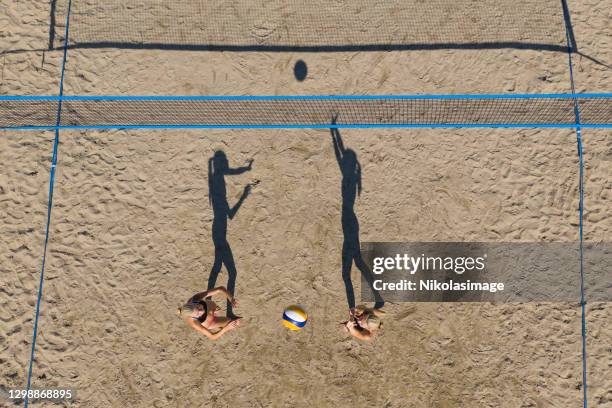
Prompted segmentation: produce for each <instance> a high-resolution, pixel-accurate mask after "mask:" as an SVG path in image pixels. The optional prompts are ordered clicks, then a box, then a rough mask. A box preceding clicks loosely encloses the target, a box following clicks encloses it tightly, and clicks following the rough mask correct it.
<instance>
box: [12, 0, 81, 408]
mask: <svg viewBox="0 0 612 408" xmlns="http://www.w3.org/2000/svg"><path fill="white" fill-rule="evenodd" d="M71 6H72V0H68V11H67V15H66V32H65V37H64V38H65V40H64V55H63V59H62V74H61V78H60V85H59V98H60V102H59V104H58V107H57V120H56V128H55V139H54V141H53V157H52V159H51V171H50V174H49V200H48V202H47V226H46V228H45V244H44V248H43V256H42V265H41V269H40V280H39V283H38V297H37V299H36V316H35V318H34V334H33V335H32V350H31V353H30V364H29V367H28V381H27V384H26V395H25V398H24V403H23V406H24V407H25V408H27V407H28V401H29V398H28V392H29V390H30V383H31V380H32V365H33V363H34V352H35V350H36V336H37V334H38V317H39V315H40V302H41V300H42V292H43V282H44V276H45V263H46V260H47V245H48V243H49V228H50V225H51V209H52V208H53V186H54V183H55V169H56V167H57V150H58V145H59V130H60V126H59V125H60V122H61V115H62V101H61V98H62V96H63V95H64V74H65V71H66V59H67V57H68V33H69V29H70V9H71Z"/></svg>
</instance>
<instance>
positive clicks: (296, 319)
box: [283, 305, 308, 330]
mask: <svg viewBox="0 0 612 408" xmlns="http://www.w3.org/2000/svg"><path fill="white" fill-rule="evenodd" d="M307 321H308V313H306V312H305V311H304V309H302V308H301V307H299V306H296V305H293V306H289V307H288V308H286V309H285V312H284V313H283V324H284V325H285V327H286V328H288V329H291V330H302V328H303V327H304V326H306V322H307Z"/></svg>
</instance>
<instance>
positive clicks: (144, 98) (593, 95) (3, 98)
mask: <svg viewBox="0 0 612 408" xmlns="http://www.w3.org/2000/svg"><path fill="white" fill-rule="evenodd" d="M576 97H579V98H612V93H588V94H577V95H576V94H481V95H479V94H457V95H449V94H444V95H217V96H212V95H206V96H203V95H193V96H188V95H183V96H170V95H166V96H163V95H138V96H126V95H123V96H120V95H103V96H93V95H92V96H85V95H74V96H52V95H13V96H11V95H3V96H0V101H22V100H25V101H61V100H64V101H275V100H385V99H388V100H397V99H408V100H410V99H413V100H418V99H424V100H430V99H433V100H436V99H438V100H442V99H476V100H478V99H559V98H561V99H575V98H576Z"/></svg>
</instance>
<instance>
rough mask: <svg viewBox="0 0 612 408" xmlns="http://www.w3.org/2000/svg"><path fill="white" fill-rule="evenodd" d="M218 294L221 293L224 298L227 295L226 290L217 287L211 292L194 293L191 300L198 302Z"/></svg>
mask: <svg viewBox="0 0 612 408" xmlns="http://www.w3.org/2000/svg"><path fill="white" fill-rule="evenodd" d="M219 293H223V294H224V295H225V296H226V297H227V295H228V292H227V290H226V289H225V288H224V287H223V286H219V287H217V288H214V289H211V290H205V291H204V292H199V293H196V294H195V295H193V297H192V298H191V300H194V301H198V300H202V299H205V298H207V297H211V296H215V295H218V294H219Z"/></svg>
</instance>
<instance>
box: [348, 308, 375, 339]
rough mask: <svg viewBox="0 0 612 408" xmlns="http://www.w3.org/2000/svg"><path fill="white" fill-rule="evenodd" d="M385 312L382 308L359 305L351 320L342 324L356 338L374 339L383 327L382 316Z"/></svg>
mask: <svg viewBox="0 0 612 408" xmlns="http://www.w3.org/2000/svg"><path fill="white" fill-rule="evenodd" d="M384 314H385V312H383V311H382V310H380V309H376V308H373V309H368V308H367V307H365V306H363V305H359V306H357V307H356V308H355V309H354V310H353V312H352V314H351V316H350V318H349V320H348V321H346V322H342V325H343V328H344V330H345V331H347V332H348V333H349V334H350V335H351V336H353V337H355V338H356V339H359V340H372V338H373V337H374V336H375V335H376V333H378V330H380V328H381V327H382V321H381V320H380V318H381V317H382V316H383V315H384Z"/></svg>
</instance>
